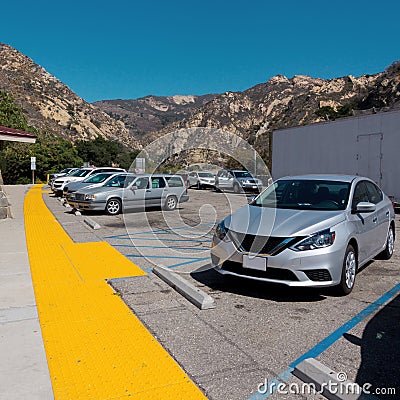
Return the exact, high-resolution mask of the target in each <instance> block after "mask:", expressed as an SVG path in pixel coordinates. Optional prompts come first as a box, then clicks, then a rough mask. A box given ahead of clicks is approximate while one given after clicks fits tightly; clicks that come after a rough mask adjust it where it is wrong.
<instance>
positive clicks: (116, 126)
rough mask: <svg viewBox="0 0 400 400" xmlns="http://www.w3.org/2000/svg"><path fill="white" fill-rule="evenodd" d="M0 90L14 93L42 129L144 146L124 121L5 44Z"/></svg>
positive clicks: (1, 48)
mask: <svg viewBox="0 0 400 400" xmlns="http://www.w3.org/2000/svg"><path fill="white" fill-rule="evenodd" d="M0 90H2V91H7V92H9V93H11V94H12V96H13V97H14V98H15V100H16V102H17V103H18V104H19V105H20V106H21V107H22V108H23V109H24V111H25V112H26V115H27V118H28V122H29V124H30V125H32V126H34V127H35V128H37V129H39V130H43V131H46V132H52V133H54V134H55V135H57V136H61V137H64V138H67V139H70V140H72V141H75V140H77V139H93V138H95V137H97V136H103V137H105V138H108V139H111V140H117V141H119V142H121V143H123V144H124V145H126V146H127V147H130V148H138V147H139V146H140V144H139V143H138V142H137V141H135V140H134V139H133V138H132V136H130V135H129V132H128V130H127V128H126V127H125V126H124V123H123V122H122V121H116V120H115V119H113V118H111V117H110V116H109V115H107V114H106V113H104V112H103V111H101V110H100V109H98V108H97V107H94V106H93V105H91V104H89V103H87V102H85V101H84V100H83V99H82V98H80V97H79V96H78V95H76V94H75V93H74V92H73V91H72V90H71V89H69V88H68V87H67V86H66V85H64V84H63V83H62V82H60V81H59V80H58V79H56V78H55V77H54V76H53V75H51V74H49V73H48V72H47V71H46V70H45V69H43V68H42V67H40V66H39V65H37V64H35V63H34V62H33V61H32V60H31V59H30V58H28V57H26V56H25V55H23V54H21V53H20V52H19V51H17V50H15V49H14V48H12V47H11V46H8V45H6V44H1V43H0Z"/></svg>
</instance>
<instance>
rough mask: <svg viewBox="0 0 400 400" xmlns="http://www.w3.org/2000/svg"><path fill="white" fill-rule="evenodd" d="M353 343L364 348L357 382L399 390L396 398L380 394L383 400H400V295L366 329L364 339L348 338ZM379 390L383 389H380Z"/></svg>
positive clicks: (349, 336) (348, 336)
mask: <svg viewBox="0 0 400 400" xmlns="http://www.w3.org/2000/svg"><path fill="white" fill-rule="evenodd" d="M345 337H346V339H348V340H349V341H350V342H351V343H354V344H357V345H359V346H361V365H360V367H359V370H358V373H357V378H356V382H357V383H358V384H359V385H360V386H362V385H364V384H366V383H370V384H371V385H372V386H371V393H374V392H375V389H376V388H382V389H386V390H387V389H388V388H395V389H396V394H384V393H383V391H382V390H380V393H378V392H376V396H377V397H378V398H381V399H399V398H400V295H398V296H397V297H396V298H395V299H393V300H392V301H391V302H390V303H388V304H387V305H386V306H385V307H384V308H382V309H381V310H380V311H379V312H378V313H377V314H376V315H375V316H374V317H373V318H372V319H371V320H370V321H369V322H368V324H367V326H366V327H365V330H364V333H363V335H362V338H361V339H359V338H357V337H356V336H354V335H345ZM378 390H379V389H378Z"/></svg>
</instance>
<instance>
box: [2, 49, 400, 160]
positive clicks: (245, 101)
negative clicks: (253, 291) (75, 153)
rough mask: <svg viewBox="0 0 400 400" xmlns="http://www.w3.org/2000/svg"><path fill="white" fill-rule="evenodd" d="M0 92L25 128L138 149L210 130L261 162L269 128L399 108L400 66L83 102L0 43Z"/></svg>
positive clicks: (270, 129)
mask: <svg viewBox="0 0 400 400" xmlns="http://www.w3.org/2000/svg"><path fill="white" fill-rule="evenodd" d="M0 90H6V91H8V92H10V93H11V94H12V95H13V96H14V97H15V99H16V101H17V102H18V104H19V105H20V106H22V108H23V109H24V110H25V111H26V113H27V116H28V120H29V123H30V124H31V125H33V126H35V127H36V128H38V129H41V130H46V131H51V132H53V133H54V134H56V135H59V136H63V137H65V138H69V139H70V140H72V141H74V140H77V139H85V138H87V139H89V138H94V137H96V136H98V135H101V136H104V137H106V138H109V139H113V140H118V141H120V142H122V143H123V144H125V145H127V146H129V147H135V148H141V147H142V146H145V145H146V144H147V143H149V142H150V141H151V140H153V139H156V138H158V137H160V136H162V135H164V134H166V133H169V132H172V131H174V130H176V129H179V128H193V127H213V128H221V129H224V130H227V131H230V132H233V133H236V134H238V135H240V136H241V137H243V138H245V139H246V140H248V141H249V143H250V144H253V145H254V146H255V148H256V149H257V150H258V151H259V153H260V154H261V155H262V156H263V157H264V159H265V160H268V158H269V149H270V133H271V132H272V131H273V130H275V129H280V128H285V127H289V126H296V125H303V124H308V123H313V122H318V121H321V120H327V119H335V118H340V117H345V116H351V115H357V114H358V113H361V112H363V110H368V109H373V108H374V109H375V111H376V109H377V110H387V109H393V108H400V63H399V62H396V63H393V64H392V65H391V66H390V67H388V68H387V69H386V70H385V71H384V72H381V73H378V74H375V75H363V76H361V77H353V76H345V77H341V78H335V79H331V80H324V79H319V78H311V77H308V76H301V75H296V76H294V77H292V78H287V77H285V76H282V75H278V76H275V77H273V78H271V79H270V80H269V81H268V82H265V83H261V84H259V85H256V86H254V87H252V88H250V89H248V90H246V91H244V92H226V93H223V94H220V95H205V96H171V97H156V96H147V97H144V98H141V99H136V100H107V101H101V102H97V103H95V104H88V103H87V102H85V101H84V100H82V99H81V98H80V97H79V96H77V95H76V94H75V93H74V92H72V91H71V90H70V89H69V88H68V87H67V86H65V85H64V84H63V83H62V82H60V81H59V80H57V79H56V78H55V77H54V76H52V75H51V74H49V73H48V72H46V71H45V70H44V69H43V68H42V67H40V66H38V65H36V64H35V63H34V62H33V61H32V60H31V59H29V58H28V57H26V56H24V55H23V54H21V53H20V52H18V51H17V50H15V49H13V48H12V47H10V46H8V45H4V44H0ZM182 146H184V143H182ZM197 158H198V159H199V157H198V155H197Z"/></svg>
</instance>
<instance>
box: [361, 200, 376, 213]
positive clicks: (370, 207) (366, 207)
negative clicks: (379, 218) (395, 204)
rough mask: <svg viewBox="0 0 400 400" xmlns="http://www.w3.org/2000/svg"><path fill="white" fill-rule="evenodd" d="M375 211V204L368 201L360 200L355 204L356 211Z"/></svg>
mask: <svg viewBox="0 0 400 400" xmlns="http://www.w3.org/2000/svg"><path fill="white" fill-rule="evenodd" d="M374 211H376V205H375V204H373V203H370V202H368V201H361V202H360V203H358V204H357V206H356V212H357V213H372V212H374Z"/></svg>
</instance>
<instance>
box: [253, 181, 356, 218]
mask: <svg viewBox="0 0 400 400" xmlns="http://www.w3.org/2000/svg"><path fill="white" fill-rule="evenodd" d="M349 192H350V183H349V182H340V181H325V180H311V179H310V180H308V179H293V180H290V179H282V180H278V181H276V182H275V183H273V184H272V185H271V186H269V187H268V188H267V189H266V190H265V191H264V192H263V193H261V195H260V196H259V197H258V198H256V199H255V200H254V201H253V202H252V203H251V205H253V206H258V207H269V208H290V209H294V210H325V211H328V210H332V211H334V210H344V209H345V208H346V206H347V202H348V200H349Z"/></svg>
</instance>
